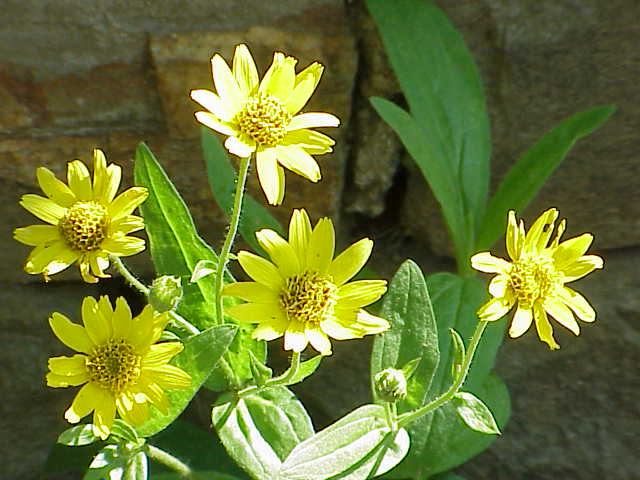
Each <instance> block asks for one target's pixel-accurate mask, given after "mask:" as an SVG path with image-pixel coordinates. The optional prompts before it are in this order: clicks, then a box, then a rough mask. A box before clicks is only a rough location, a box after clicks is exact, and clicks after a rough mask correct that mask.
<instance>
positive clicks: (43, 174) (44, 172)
mask: <svg viewBox="0 0 640 480" xmlns="http://www.w3.org/2000/svg"><path fill="white" fill-rule="evenodd" d="M36 177H38V184H39V185H40V188H41V189H42V191H43V192H44V193H45V195H46V196H47V197H49V198H50V199H51V200H53V201H54V202H55V203H57V204H58V205H60V206H61V207H70V206H71V205H73V204H74V203H75V202H76V201H77V198H76V196H75V194H74V193H73V192H72V191H71V189H70V188H69V187H67V185H66V184H65V183H64V182H63V181H61V180H58V179H57V178H56V176H55V175H54V174H53V172H52V171H51V170H49V169H48V168H45V167H39V168H38V169H37V170H36Z"/></svg>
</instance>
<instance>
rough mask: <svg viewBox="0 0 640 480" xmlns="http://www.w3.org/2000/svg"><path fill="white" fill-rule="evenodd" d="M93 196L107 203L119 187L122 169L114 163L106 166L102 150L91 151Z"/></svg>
mask: <svg viewBox="0 0 640 480" xmlns="http://www.w3.org/2000/svg"><path fill="white" fill-rule="evenodd" d="M93 163H94V167H93V196H94V200H96V201H98V202H100V203H102V204H104V205H107V204H109V203H111V201H112V200H113V199H114V197H115V196H116V193H117V192H118V188H120V180H121V178H122V169H121V168H120V167H119V166H118V165H116V164H113V163H112V164H110V165H109V166H108V167H107V161H106V158H105V156H104V153H102V150H100V149H98V148H96V149H95V150H94V151H93Z"/></svg>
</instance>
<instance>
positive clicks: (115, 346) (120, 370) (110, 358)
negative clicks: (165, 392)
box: [87, 339, 142, 394]
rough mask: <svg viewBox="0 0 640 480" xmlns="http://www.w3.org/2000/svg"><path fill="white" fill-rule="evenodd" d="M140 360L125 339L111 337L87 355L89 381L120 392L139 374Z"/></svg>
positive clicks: (115, 392)
mask: <svg viewBox="0 0 640 480" xmlns="http://www.w3.org/2000/svg"><path fill="white" fill-rule="evenodd" d="M141 360H142V357H141V356H140V355H138V354H137V353H136V351H135V350H134V348H133V346H131V345H130V344H129V343H127V342H126V341H125V340H114V339H111V340H109V341H108V342H107V343H105V344H104V345H100V346H99V347H96V349H95V350H94V351H93V353H92V354H91V355H89V356H88V358H87V369H88V370H89V381H90V382H93V383H97V384H98V385H99V386H100V387H102V388H104V389H105V390H108V391H110V392H111V393H114V394H117V393H121V392H122V391H123V390H124V389H125V388H127V386H129V385H130V384H132V383H134V382H135V381H136V380H137V379H138V377H139V376H140V362H141Z"/></svg>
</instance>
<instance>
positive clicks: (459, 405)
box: [453, 392, 500, 434]
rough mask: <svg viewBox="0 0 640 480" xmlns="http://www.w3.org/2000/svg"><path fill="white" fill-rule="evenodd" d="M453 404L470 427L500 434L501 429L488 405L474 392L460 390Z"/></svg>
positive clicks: (454, 397)
mask: <svg viewBox="0 0 640 480" xmlns="http://www.w3.org/2000/svg"><path fill="white" fill-rule="evenodd" d="M453 405H454V406H455V408H456V411H457V412H458V415H460V418H462V420H463V421H464V423H466V424H467V425H468V426H469V428H471V429H472V430H475V431H476V432H480V433H487V434H493V433H495V434H499V433H500V429H499V428H498V425H496V421H495V419H494V418H493V415H492V414H491V411H490V410H489V409H488V408H487V406H486V405H485V404H484V403H483V402H482V400H480V399H479V398H478V397H476V396H475V395H474V394H473V393H469V392H458V393H456V394H455V395H454V396H453Z"/></svg>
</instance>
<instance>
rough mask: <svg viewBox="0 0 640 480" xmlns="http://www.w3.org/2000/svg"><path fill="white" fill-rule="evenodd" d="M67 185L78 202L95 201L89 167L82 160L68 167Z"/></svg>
mask: <svg viewBox="0 0 640 480" xmlns="http://www.w3.org/2000/svg"><path fill="white" fill-rule="evenodd" d="M67 183H69V188H70V189H71V190H72V191H73V193H74V194H75V196H76V197H77V198H78V200H85V201H87V200H93V188H92V187H91V175H90V174H89V169H88V168H87V166H86V165H85V164H84V163H82V162H81V161H80V160H74V161H73V162H69V164H68V165H67Z"/></svg>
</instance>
